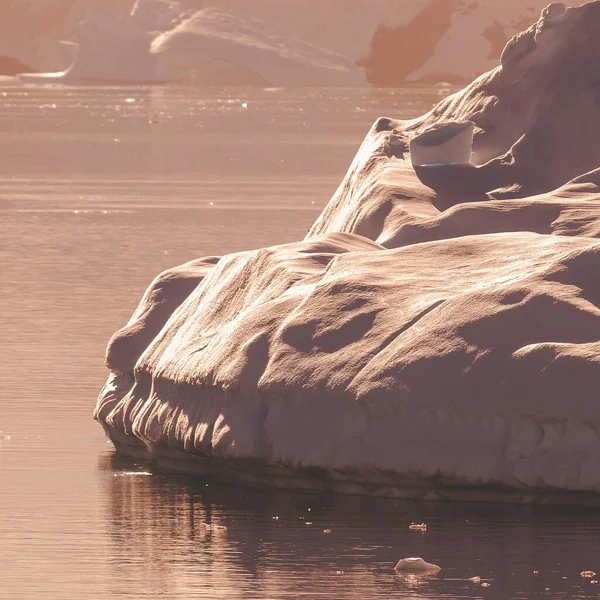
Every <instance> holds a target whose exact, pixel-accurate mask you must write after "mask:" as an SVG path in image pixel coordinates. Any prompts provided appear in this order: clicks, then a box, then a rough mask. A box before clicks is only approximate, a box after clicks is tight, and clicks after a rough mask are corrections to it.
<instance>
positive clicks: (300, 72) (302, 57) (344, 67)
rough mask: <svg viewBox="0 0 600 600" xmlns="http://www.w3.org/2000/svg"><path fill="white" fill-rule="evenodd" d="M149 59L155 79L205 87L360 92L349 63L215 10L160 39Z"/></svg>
mask: <svg viewBox="0 0 600 600" xmlns="http://www.w3.org/2000/svg"><path fill="white" fill-rule="evenodd" d="M151 53H152V55H153V56H155V57H156V58H157V64H156V67H155V69H156V73H157V76H158V77H164V78H167V77H169V75H170V74H173V73H178V72H181V73H182V75H183V74H186V73H189V72H193V73H194V75H195V77H196V78H197V79H198V80H200V81H203V82H206V81H208V82H210V83H213V82H215V83H237V82H238V80H241V82H243V83H252V82H256V83H258V84H262V85H266V86H284V87H294V86H346V87H353V86H362V85H365V84H366V79H365V76H364V74H363V73H362V70H360V69H359V68H358V67H357V66H356V65H355V64H354V63H353V62H352V61H351V60H350V59H348V58H345V57H343V56H341V55H340V54H337V53H336V52H333V51H331V50H324V49H323V48H318V47H317V46H314V45H312V44H309V43H307V42H304V41H302V40H300V39H296V38H293V37H291V36H289V35H284V34H283V33H281V31H280V30H279V29H277V28H276V27H274V26H273V25H271V24H268V23H267V22H265V21H261V20H258V19H254V18H249V17H242V16H241V15H239V14H236V13H233V12H230V11H224V10H220V9H216V8H206V9H203V10H201V11H198V12H197V13H195V14H194V15H192V16H191V17H189V18H188V19H186V20H184V21H183V22H182V23H180V24H179V25H178V26H177V27H175V28H174V29H172V30H170V31H168V32H165V33H163V34H161V35H159V36H158V37H157V38H156V39H155V40H154V41H153V42H152V47H151Z"/></svg>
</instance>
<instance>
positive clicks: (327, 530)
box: [323, 529, 331, 533]
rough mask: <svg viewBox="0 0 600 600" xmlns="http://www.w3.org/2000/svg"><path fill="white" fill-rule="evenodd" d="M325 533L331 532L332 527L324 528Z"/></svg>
mask: <svg viewBox="0 0 600 600" xmlns="http://www.w3.org/2000/svg"><path fill="white" fill-rule="evenodd" d="M323 533H331V529H323Z"/></svg>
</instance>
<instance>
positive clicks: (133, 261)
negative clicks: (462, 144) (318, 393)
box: [0, 84, 600, 600]
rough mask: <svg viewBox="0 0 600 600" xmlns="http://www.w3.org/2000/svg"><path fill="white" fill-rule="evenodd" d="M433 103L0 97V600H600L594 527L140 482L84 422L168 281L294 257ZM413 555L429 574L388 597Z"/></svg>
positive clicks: (355, 96) (154, 477)
mask: <svg viewBox="0 0 600 600" xmlns="http://www.w3.org/2000/svg"><path fill="white" fill-rule="evenodd" d="M444 93H447V90H440V89H437V88H432V89H418V88H413V89H409V90H399V91H395V92H389V91H388V92H384V91H373V90H371V91H365V90H335V91H331V90H318V91H316V90H304V91H294V92H289V91H284V90H278V89H272V90H260V91H247V90H212V91H206V90H199V89H192V88H178V87H157V88H149V87H130V88H128V87H120V88H115V87H98V86H93V87H68V86H46V87H44V86H37V87H35V86H21V85H8V84H5V85H4V87H0V105H1V107H2V111H0V135H1V136H2V142H3V143H2V144H1V145H0V266H1V269H2V285H1V286H0V306H1V312H0V326H1V332H2V336H1V337H0V358H1V360H0V382H1V385H0V430H1V431H2V434H1V435H2V438H1V440H0V598H2V599H5V598H6V599H7V600H13V599H14V600H22V599H23V600H24V599H30V598H31V599H33V598H35V599H42V600H50V599H53V600H54V599H57V598H60V599H64V600H71V599H77V600H79V599H80V598H81V597H90V598H103V599H108V600H118V599H123V598H146V599H149V600H153V599H159V598H167V599H171V598H172V599H177V600H179V599H188V598H232V599H233V598H260V599H266V598H269V599H271V598H272V599H277V598H304V597H305V598H332V599H333V598H335V599H340V598H357V599H358V598H444V597H445V598H459V597H460V598H498V599H505V598H531V597H537V596H546V597H551V598H596V597H599V596H600V587H599V585H598V584H597V583H596V579H595V578H582V577H581V576H580V572H581V571H583V570H584V569H593V570H595V571H598V572H600V552H599V551H598V548H599V546H598V544H599V543H600V533H599V532H600V529H599V527H600V514H599V513H598V512H597V511H593V510H591V509H573V508H554V509H551V508H546V509H541V508H522V507H510V506H498V505H477V504H462V505H460V504H458V505H452V504H423V503H416V502H395V501H381V500H374V499H369V498H344V497H333V496H314V495H306V494H304V495H303V494H297V493H272V492H259V491H254V490H249V489H238V488H224V487H222V486H219V485H215V484H214V483H213V482H210V481H202V480H191V479H182V478H176V477H171V476H167V475H163V474H146V473H148V472H147V466H146V465H143V464H137V463H135V462H133V461H127V460H125V461H124V460H122V459H121V460H120V459H118V458H116V457H115V456H114V453H113V451H112V447H111V446H110V445H109V444H108V443H107V442H106V440H105V439H104V437H103V434H102V431H101V428H100V426H99V425H98V424H97V423H94V422H93V421H92V419H91V413H92V410H93V406H94V403H95V399H96V395H97V393H98V391H99V390H100V388H101V386H102V384H103V382H104V380H105V378H106V375H107V372H106V369H105V368H104V366H103V354H104V349H105V346H106V342H107V340H108V339H109V337H110V335H111V334H112V333H113V332H114V331H115V330H116V329H117V328H119V327H120V326H122V325H123V324H124V323H125V322H126V321H127V319H128V318H129V316H130V314H131V312H132V311H133V309H134V308H135V305H136V303H137V301H138V300H139V298H140V297H141V295H142V293H143V291H144V289H145V287H146V286H147V285H148V283H149V282H150V281H151V280H152V279H153V278H154V276H155V275H156V274H157V273H158V272H160V271H161V270H163V269H165V268H168V267H170V266H173V265H177V264H180V263H182V262H185V261H187V260H191V259H193V258H197V257H200V256H204V255H215V254H216V255H220V254H223V253H226V252H233V251H238V250H245V249H252V248H257V247H261V246H265V245H271V244H277V243H283V242H288V241H293V240H296V239H299V238H300V237H302V236H303V235H304V234H305V232H306V231H307V230H308V228H309V226H310V225H311V223H312V222H313V221H314V219H315V218H316V217H317V215H318V214H319V212H320V210H321V209H322V208H323V206H324V205H325V204H326V202H327V200H328V199H329V198H330V196H331V195H332V193H333V192H334V190H335V188H336V187H337V185H338V183H339V181H340V180H341V178H342V177H343V175H344V173H345V170H346V168H347V167H348V165H349V163H350V160H351V159H352V157H353V155H354V153H355V152H356V149H357V147H358V145H359V143H360V141H361V140H362V138H363V137H364V135H365V133H366V131H367V130H368V128H369V126H370V125H371V123H372V122H373V121H374V120H375V118H377V117H379V116H392V117H396V118H408V117H412V116H416V115H418V114H421V113H423V112H424V111H426V110H428V109H429V108H430V107H431V106H432V105H433V104H434V103H435V102H437V101H438V100H439V98H440V96H441V95H442V94H444ZM423 521H424V522H426V523H427V524H428V529H427V531H426V532H425V533H420V532H418V531H412V530H409V529H408V526H409V524H410V523H411V522H423ZM307 523H311V524H310V525H309V524H307ZM325 530H331V532H330V533H325ZM413 555H416V556H423V557H424V558H425V559H426V560H428V561H430V562H434V563H437V564H439V565H441V566H442V567H443V569H442V571H441V572H440V575H439V576H437V577H434V578H416V577H406V578H402V577H399V576H397V575H396V574H395V573H394V571H393V566H394V564H395V563H396V561H397V560H398V559H399V558H402V557H405V556H413ZM476 576H477V577H480V578H481V581H469V578H472V577H476Z"/></svg>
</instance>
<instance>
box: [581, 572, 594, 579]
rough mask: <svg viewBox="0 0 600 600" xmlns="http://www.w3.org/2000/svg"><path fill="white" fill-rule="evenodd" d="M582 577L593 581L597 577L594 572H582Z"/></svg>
mask: <svg viewBox="0 0 600 600" xmlns="http://www.w3.org/2000/svg"><path fill="white" fill-rule="evenodd" d="M580 575H581V576H582V577H587V578H589V579H591V578H592V577H595V576H596V573H594V571H581V573H580Z"/></svg>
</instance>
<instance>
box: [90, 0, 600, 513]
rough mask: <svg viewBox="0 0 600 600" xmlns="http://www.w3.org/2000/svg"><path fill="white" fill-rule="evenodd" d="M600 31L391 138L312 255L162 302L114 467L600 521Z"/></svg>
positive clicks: (178, 286)
mask: <svg viewBox="0 0 600 600" xmlns="http://www.w3.org/2000/svg"><path fill="white" fill-rule="evenodd" d="M599 31H600V2H590V3H588V4H585V5H583V6H581V7H577V8H571V9H566V7H565V6H564V5H551V6H550V7H548V8H547V9H545V10H544V11H543V12H542V15H541V17H540V18H539V20H538V21H537V22H536V23H535V24H534V25H533V26H532V27H531V28H530V29H528V30H527V31H525V32H523V33H522V34H519V35H517V36H516V37H515V38H513V39H512V40H511V41H510V42H509V43H508V45H507V46H506V48H505V50H504V53H503V55H502V63H501V65H500V66H498V67H496V68H495V69H493V70H492V71H490V72H489V73H486V74H484V75H482V76H481V77H479V78H478V79H476V80H475V81H474V82H473V83H472V84H470V85H469V86H467V87H466V88H465V89H464V90H462V91H460V92H457V93H456V94H454V95H453V96H451V97H449V98H447V99H445V100H443V101H442V102H441V103H440V104H438V105H437V106H436V107H435V108H434V109H433V110H432V111H431V112H430V113H428V114H426V115H424V116H422V117H420V118H418V119H414V120H411V121H397V120H394V119H390V118H380V119H378V120H377V121H376V123H375V124H374V125H373V127H372V128H371V130H370V131H369V133H368V134H367V136H366V138H365V140H364V142H363V144H362V145H361V147H360V148H359V150H358V153H357V155H356V157H355V159H354V160H353V162H352V164H351V165H350V168H349V170H348V172H347V174H346V176H345V178H344V180H343V181H342V182H341V184H340V186H339V188H338V190H337V191H336V193H335V194H334V196H333V198H332V199H331V201H330V202H329V204H328V205H327V206H326V207H325V209H324V210H323V212H322V214H321V215H320V216H319V218H318V219H317V220H316V222H315V223H314V225H313V227H312V228H311V230H310V231H309V233H308V234H307V236H306V238H305V239H304V240H301V241H296V242H291V243H288V244H284V245H280V246H275V247H270V248H262V249H258V250H254V251H248V252H240V253H235V254H230V255H226V256H223V257H221V258H220V259H217V258H216V257H209V258H207V259H200V260H199V261H194V262H193V263H187V264H186V265H183V266H181V267H177V268H175V269H171V270H169V271H166V272H165V273H163V274H161V275H160V276H159V277H158V278H157V279H155V281H154V282H153V283H152V284H151V285H150V287H149V289H148V291H147V292H146V294H145V295H144V297H143V298H142V301H141V303H140V306H139V307H138V309H137V310H136V312H135V313H134V315H133V317H132V319H131V320H130V322H129V323H128V324H127V325H126V326H125V327H124V329H122V330H120V331H118V332H117V333H116V334H115V335H114V336H113V338H112V340H111V341H110V342H109V345H108V349H107V365H108V367H109V370H110V374H109V378H108V381H107V383H106V385H105V387H104V389H103V390H102V391H101V393H100V396H99V398H98V402H97V406H96V409H95V412H94V418H95V419H96V420H98V421H99V422H100V423H101V424H102V426H103V427H104V429H105V431H106V433H107V435H108V436H109V437H110V439H111V440H112V441H113V443H114V445H115V447H116V448H117V450H118V451H120V452H122V453H125V454H129V455H132V456H140V457H145V458H150V459H153V460H155V461H156V462H157V464H158V465H159V466H160V467H162V468H165V469H170V470H177V471H184V472H188V473H197V474H203V475H206V474H211V475H214V476H218V477H224V478H227V479H232V480H235V481H242V482H250V483H255V484H256V483H260V484H265V485H273V486H276V487H282V488H305V489H321V490H332V491H337V492H342V493H354V494H371V495H379V496H393V497H411V498H427V499H433V498H458V499H464V498H468V499H477V500H507V501H518V502H563V501H588V500H589V501H590V502H596V501H597V500H596V499H597V498H600V497H599V496H598V494H600V469H598V466H597V465H598V463H599V460H600V437H599V434H598V431H599V430H600V404H599V403H598V402H597V401H596V395H597V387H598V383H599V382H600V239H599V238H600V168H598V167H599V166H600V147H599V146H598V144H597V143H596V141H597V140H598V139H599V137H600V131H598V127H600V126H599V125H598V122H597V118H596V117H597V114H598V96H597V93H596V92H597V89H598V88H597V85H598V74H597V69H596V68H595V66H596V65H597V63H598V59H599V58H600V56H599V52H600V50H599V48H598V45H597V44H596V39H597V36H598V33H599ZM461 124H462V125H461ZM438 145H439V146H442V147H441V148H440V149H439V152H436V151H435V148H436V146H438ZM411 149H412V150H413V152H415V150H416V152H415V154H416V156H413V157H412V158H411ZM423 150H425V154H423ZM432 156H433V157H434V160H435V161H436V162H435V163H433V164H432V163H431V162H430V160H431V157H432ZM423 157H424V158H423ZM437 161H441V162H440V163H438V162H437ZM413 164H414V166H413ZM423 169H430V170H429V171H425V172H424V171H423ZM432 169H433V171H434V173H435V175H433V176H431V170H432ZM429 184H431V185H429ZM575 499H576V500H575Z"/></svg>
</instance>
